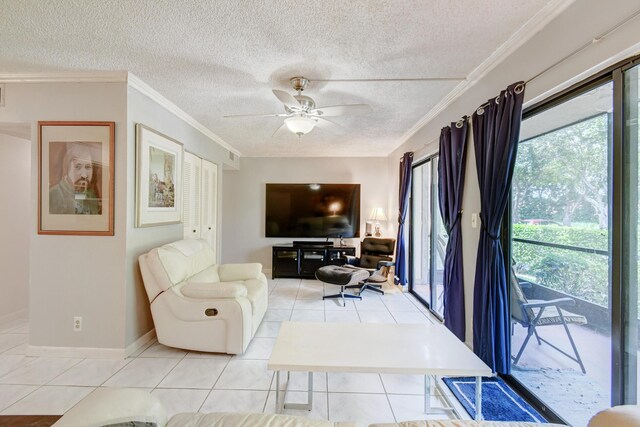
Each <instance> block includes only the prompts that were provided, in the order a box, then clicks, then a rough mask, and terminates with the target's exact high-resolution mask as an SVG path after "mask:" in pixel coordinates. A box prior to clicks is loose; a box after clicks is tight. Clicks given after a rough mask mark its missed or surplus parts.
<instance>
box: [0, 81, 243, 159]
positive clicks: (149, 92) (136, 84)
mask: <svg viewBox="0 0 640 427" xmlns="http://www.w3.org/2000/svg"><path fill="white" fill-rule="evenodd" d="M0 83H127V85H129V86H131V87H133V88H134V89H136V90H138V91H139V92H141V93H142V94H144V95H146V96H148V97H149V98H151V99H152V100H154V101H155V102H157V103H158V104H160V105H162V106H163V107H164V108H166V109H167V110H168V111H170V112H171V113H173V114H174V115H175V116H177V117H178V118H180V119H182V120H184V121H185V122H186V123H188V124H189V125H190V126H192V127H193V128H195V129H196V130H198V131H200V132H201V133H202V134H204V135H205V136H206V137H208V138H210V139H212V140H213V141H215V142H216V143H217V144H219V145H220V146H222V147H224V148H226V149H227V150H229V151H230V152H232V153H234V154H235V155H236V156H242V153H240V151H238V150H237V149H235V148H234V147H232V146H231V145H230V144H229V143H227V142H226V141H225V140H223V139H222V138H220V137H219V136H218V135H216V134H215V133H213V132H212V131H211V130H209V129H207V128H206V127H205V126H204V125H203V124H202V123H200V122H198V121H197V120H196V119H194V118H193V117H191V116H190V115H189V114H188V113H187V112H185V111H184V110H183V109H181V108H180V107H178V106H177V105H176V104H174V103H173V102H171V101H169V100H168V99H167V98H166V97H164V96H163V95H162V94H160V92H158V91H157V90H155V89H153V88H152V87H151V86H149V85H148V84H146V83H145V82H144V81H142V80H141V79H140V78H139V77H137V76H136V75H135V74H133V73H130V72H128V71H83V72H48V73H0Z"/></svg>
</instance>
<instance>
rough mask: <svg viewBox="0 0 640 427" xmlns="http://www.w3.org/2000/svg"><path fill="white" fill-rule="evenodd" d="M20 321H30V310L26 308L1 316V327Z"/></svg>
mask: <svg viewBox="0 0 640 427" xmlns="http://www.w3.org/2000/svg"><path fill="white" fill-rule="evenodd" d="M19 319H29V310H27V309H26V308H25V309H22V310H18V311H14V312H13V313H9V314H5V315H2V316H0V325H2V324H3V323H9V322H13V321H14V320H19Z"/></svg>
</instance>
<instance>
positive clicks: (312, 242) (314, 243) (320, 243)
mask: <svg viewBox="0 0 640 427" xmlns="http://www.w3.org/2000/svg"><path fill="white" fill-rule="evenodd" d="M293 246H333V242H323V241H315V240H309V241H308V240H294V241H293Z"/></svg>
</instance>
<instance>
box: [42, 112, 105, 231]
mask: <svg viewBox="0 0 640 427" xmlns="http://www.w3.org/2000/svg"><path fill="white" fill-rule="evenodd" d="M114 141H115V122H94V121H91V122H77V121H40V122H38V234H59V235H83V236H113V234H114V229H113V198H114V176H113V171H114V145H115V144H114Z"/></svg>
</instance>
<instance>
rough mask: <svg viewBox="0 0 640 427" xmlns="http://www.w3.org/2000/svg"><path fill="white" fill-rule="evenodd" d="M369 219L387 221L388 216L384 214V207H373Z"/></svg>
mask: <svg viewBox="0 0 640 427" xmlns="http://www.w3.org/2000/svg"><path fill="white" fill-rule="evenodd" d="M369 220H371V221H386V220H387V217H386V215H385V214H384V209H382V208H373V209H372V210H371V214H370V215H369Z"/></svg>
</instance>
